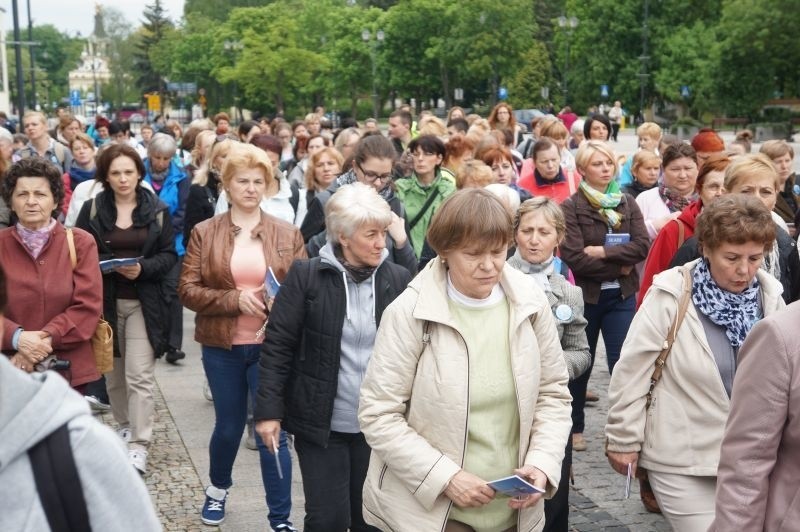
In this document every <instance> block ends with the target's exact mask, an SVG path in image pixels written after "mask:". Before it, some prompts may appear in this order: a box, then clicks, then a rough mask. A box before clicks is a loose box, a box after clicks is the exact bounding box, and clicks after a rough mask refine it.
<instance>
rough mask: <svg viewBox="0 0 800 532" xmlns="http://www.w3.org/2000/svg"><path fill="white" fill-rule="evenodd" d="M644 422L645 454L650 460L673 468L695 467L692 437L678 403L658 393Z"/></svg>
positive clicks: (662, 392) (683, 411) (679, 401)
mask: <svg viewBox="0 0 800 532" xmlns="http://www.w3.org/2000/svg"><path fill="white" fill-rule="evenodd" d="M656 390H657V391H656V392H655V394H654V397H653V404H651V405H650V410H649V412H647V421H646V422H645V432H644V441H645V455H646V457H647V458H648V459H649V460H652V461H654V462H658V463H661V464H668V465H670V466H673V467H690V466H693V465H697V464H696V463H695V460H694V454H695V453H694V445H695V442H694V438H693V437H692V430H691V427H690V423H689V418H688V416H687V415H686V412H685V410H684V409H683V405H682V404H681V400H680V399H679V398H677V397H673V396H672V395H670V394H669V393H668V392H666V391H665V390H664V389H661V390H658V388H656Z"/></svg>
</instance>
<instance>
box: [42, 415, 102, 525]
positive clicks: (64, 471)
mask: <svg viewBox="0 0 800 532" xmlns="http://www.w3.org/2000/svg"><path fill="white" fill-rule="evenodd" d="M28 458H29V460H30V463H31V469H32V470H33V479H34V481H35V482H36V490H37V491H38V492H39V500H40V502H41V504H42V508H43V509H44V513H45V515H46V516H47V522H48V524H49V525H50V529H51V530H52V531H53V532H91V530H92V528H91V525H90V524H89V513H88V511H87V509H86V499H85V498H84V496H83V488H82V487H81V480H80V476H79V475H78V469H77V467H76V466H75V457H74V456H73V455H72V444H71V443H70V439H69V428H68V427H67V424H66V423H65V424H64V425H61V427H59V428H58V429H56V430H55V432H52V433H51V434H50V435H48V436H47V437H46V438H45V439H43V440H42V441H40V442H39V443H37V444H36V445H34V446H33V447H31V448H30V449H29V450H28Z"/></svg>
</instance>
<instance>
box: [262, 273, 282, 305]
mask: <svg viewBox="0 0 800 532" xmlns="http://www.w3.org/2000/svg"><path fill="white" fill-rule="evenodd" d="M264 289H265V290H266V291H267V297H270V298H272V299H275V297H277V296H278V291H279V290H280V289H281V283H279V282H278V279H277V278H276V277H275V272H274V271H272V266H270V267H269V268H267V275H266V277H264Z"/></svg>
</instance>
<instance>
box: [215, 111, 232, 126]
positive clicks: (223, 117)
mask: <svg viewBox="0 0 800 532" xmlns="http://www.w3.org/2000/svg"><path fill="white" fill-rule="evenodd" d="M220 120H225V121H226V122H228V123H230V121H231V117H229V116H228V113H217V114H215V115H214V119H213V122H214V124H218V123H219V121H220Z"/></svg>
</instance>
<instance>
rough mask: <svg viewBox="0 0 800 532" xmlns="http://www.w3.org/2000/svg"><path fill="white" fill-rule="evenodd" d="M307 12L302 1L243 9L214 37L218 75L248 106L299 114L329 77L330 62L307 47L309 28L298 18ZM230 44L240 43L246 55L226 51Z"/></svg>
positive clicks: (233, 50) (214, 53)
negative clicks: (315, 84) (316, 82)
mask: <svg viewBox="0 0 800 532" xmlns="http://www.w3.org/2000/svg"><path fill="white" fill-rule="evenodd" d="M302 8H303V5H302V2H299V1H298V2H287V3H284V4H281V5H279V4H270V5H267V6H264V7H258V8H252V7H248V8H238V9H235V10H233V12H232V13H231V16H230V18H229V19H228V20H227V21H226V22H225V24H223V25H222V26H221V27H220V29H219V31H218V32H217V34H216V35H215V42H214V46H213V55H214V57H215V59H216V61H215V63H216V64H215V67H214V69H213V74H214V76H215V77H216V79H217V80H219V81H220V82H221V83H228V84H233V85H234V87H238V90H239V91H241V93H242V95H243V101H242V103H243V104H244V106H246V107H250V108H256V109H267V110H276V111H287V112H288V111H289V110H290V109H291V110H294V111H296V110H299V109H300V108H301V107H302V104H303V100H304V99H305V98H307V97H308V87H309V86H311V84H312V80H313V79H314V78H315V77H316V76H319V75H323V74H324V73H325V72H326V69H327V67H328V63H327V59H326V58H325V57H324V56H323V55H322V54H320V53H318V52H316V51H312V50H309V49H307V48H305V47H303V43H302V41H303V36H304V34H305V32H306V30H307V28H304V27H300V25H299V23H298V18H297V17H296V13H297V11H298V10H300V9H302ZM226 42H228V43H234V42H235V43H237V44H238V43H241V49H240V50H239V49H237V48H238V46H237V47H233V48H230V47H229V49H226V48H225V43H226ZM317 47H318V46H317Z"/></svg>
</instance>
